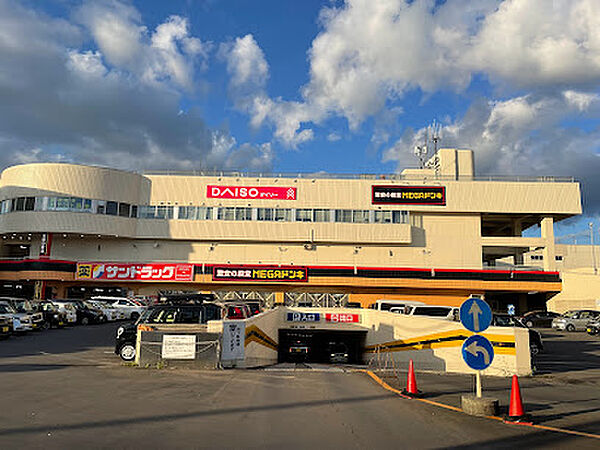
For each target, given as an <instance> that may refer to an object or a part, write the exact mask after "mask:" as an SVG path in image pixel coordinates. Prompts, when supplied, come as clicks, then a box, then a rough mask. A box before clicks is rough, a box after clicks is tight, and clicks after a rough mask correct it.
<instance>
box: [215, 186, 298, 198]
mask: <svg viewBox="0 0 600 450" xmlns="http://www.w3.org/2000/svg"><path fill="white" fill-rule="evenodd" d="M206 197H207V198H241V199H249V198H251V199H253V198H256V199H262V200H296V188H295V187H286V186H280V187H274V186H214V185H209V186H207V187H206Z"/></svg>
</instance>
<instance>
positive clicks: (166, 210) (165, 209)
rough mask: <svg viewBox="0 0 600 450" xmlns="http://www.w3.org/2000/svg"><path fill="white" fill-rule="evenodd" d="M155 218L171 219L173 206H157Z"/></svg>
mask: <svg viewBox="0 0 600 450" xmlns="http://www.w3.org/2000/svg"><path fill="white" fill-rule="evenodd" d="M154 217H155V218H156V219H172V218H173V207H172V206H157V207H156V215H155V216H154Z"/></svg>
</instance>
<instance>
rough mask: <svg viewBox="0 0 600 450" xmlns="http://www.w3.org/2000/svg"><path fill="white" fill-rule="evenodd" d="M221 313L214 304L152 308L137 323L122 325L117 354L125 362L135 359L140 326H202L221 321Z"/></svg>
mask: <svg viewBox="0 0 600 450" xmlns="http://www.w3.org/2000/svg"><path fill="white" fill-rule="evenodd" d="M221 311H222V308H221V306H220V305H217V304H214V303H201V304H188V303H184V304H163V305H155V306H150V307H149V308H148V309H146V310H145V311H144V313H143V314H142V315H141V316H140V317H139V318H138V320H137V321H135V322H131V323H129V324H126V325H122V326H120V327H119V328H118V329H117V337H116V339H115V353H116V354H117V355H119V356H120V357H121V359H123V360H124V361H133V360H134V359H135V341H136V338H137V327H138V325H149V326H152V325H167V324H182V323H186V324H194V323H196V324H201V323H206V322H208V321H209V320H220V319H221Z"/></svg>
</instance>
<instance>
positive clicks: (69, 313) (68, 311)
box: [52, 299, 77, 325]
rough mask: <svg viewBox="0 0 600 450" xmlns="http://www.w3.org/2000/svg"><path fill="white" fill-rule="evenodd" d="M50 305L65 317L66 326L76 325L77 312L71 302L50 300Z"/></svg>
mask: <svg viewBox="0 0 600 450" xmlns="http://www.w3.org/2000/svg"><path fill="white" fill-rule="evenodd" d="M52 304H53V305H54V306H56V307H57V308H58V311H59V312H61V313H63V314H64V315H65V318H66V320H67V325H75V324H76V323H77V310H76V309H75V305H73V304H72V303H71V302H63V301H61V300H57V299H52Z"/></svg>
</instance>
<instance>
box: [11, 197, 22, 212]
mask: <svg viewBox="0 0 600 450" xmlns="http://www.w3.org/2000/svg"><path fill="white" fill-rule="evenodd" d="M16 200H17V201H16V202H15V207H14V208H13V209H14V210H15V211H25V197H19V198H17V199H16Z"/></svg>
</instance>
